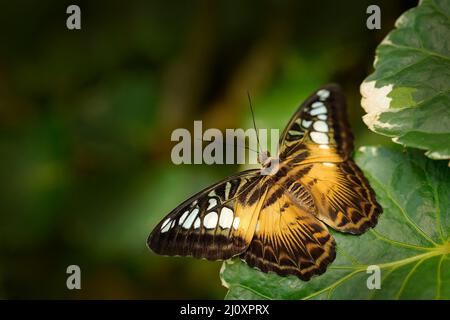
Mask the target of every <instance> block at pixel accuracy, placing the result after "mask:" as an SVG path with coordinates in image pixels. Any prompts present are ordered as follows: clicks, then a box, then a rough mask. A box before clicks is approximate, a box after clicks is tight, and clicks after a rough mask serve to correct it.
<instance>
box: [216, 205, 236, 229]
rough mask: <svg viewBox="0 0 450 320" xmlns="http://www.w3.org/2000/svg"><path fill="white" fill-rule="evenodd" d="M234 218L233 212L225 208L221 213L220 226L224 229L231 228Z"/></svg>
mask: <svg viewBox="0 0 450 320" xmlns="http://www.w3.org/2000/svg"><path fill="white" fill-rule="evenodd" d="M233 217H234V214H233V210H231V209H230V208H227V207H223V208H222V210H221V211H220V219H219V225H220V226H221V227H222V228H224V229H228V228H231V225H232V224H233Z"/></svg>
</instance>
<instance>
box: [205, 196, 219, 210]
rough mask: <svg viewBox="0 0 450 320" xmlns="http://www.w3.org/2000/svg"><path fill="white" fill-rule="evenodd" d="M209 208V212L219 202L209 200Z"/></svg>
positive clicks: (212, 199)
mask: <svg viewBox="0 0 450 320" xmlns="http://www.w3.org/2000/svg"><path fill="white" fill-rule="evenodd" d="M208 203H209V206H208V208H207V209H206V210H209V209H211V208H214V207H215V206H216V205H217V200H216V199H214V198H211V199H209V200H208Z"/></svg>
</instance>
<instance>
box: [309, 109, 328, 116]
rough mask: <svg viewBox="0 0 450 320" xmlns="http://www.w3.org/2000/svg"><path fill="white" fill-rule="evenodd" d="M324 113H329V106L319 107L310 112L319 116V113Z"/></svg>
mask: <svg viewBox="0 0 450 320" xmlns="http://www.w3.org/2000/svg"><path fill="white" fill-rule="evenodd" d="M323 113H327V108H325V107H319V108H315V109H312V110H311V111H310V112H309V114H310V115H312V116H317V115H318V114H323Z"/></svg>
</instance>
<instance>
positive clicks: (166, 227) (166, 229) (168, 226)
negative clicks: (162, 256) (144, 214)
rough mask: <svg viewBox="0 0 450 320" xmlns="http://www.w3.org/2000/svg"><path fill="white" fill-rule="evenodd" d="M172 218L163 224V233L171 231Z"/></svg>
mask: <svg viewBox="0 0 450 320" xmlns="http://www.w3.org/2000/svg"><path fill="white" fill-rule="evenodd" d="M170 220H171V219H170V218H167V219H166V221H164V222H163V224H162V225H161V233H164V232H167V231H169V229H170V228H171V227H170V223H169V222H170Z"/></svg>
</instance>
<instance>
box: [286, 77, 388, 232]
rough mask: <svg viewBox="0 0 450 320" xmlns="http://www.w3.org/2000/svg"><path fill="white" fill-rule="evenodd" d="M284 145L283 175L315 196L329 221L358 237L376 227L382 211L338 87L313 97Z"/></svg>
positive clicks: (295, 119) (291, 126)
mask: <svg viewBox="0 0 450 320" xmlns="http://www.w3.org/2000/svg"><path fill="white" fill-rule="evenodd" d="M299 133H301V134H299ZM296 136H298V137H299V139H298V140H293V139H294V137H296ZM281 143H282V147H281V150H282V153H281V154H280V160H281V171H282V174H284V175H286V176H288V178H284V180H286V181H287V179H289V180H290V181H297V182H298V183H300V184H301V185H303V186H304V187H305V188H306V189H307V190H308V191H309V192H310V193H311V196H312V197H313V199H314V203H315V206H316V208H317V209H316V210H317V212H316V214H317V216H318V217H319V218H320V219H321V220H322V221H323V222H325V223H326V224H327V225H329V226H330V227H332V228H334V229H336V230H339V231H342V232H348V233H354V234H360V233H363V232H364V231H365V230H366V229H367V228H369V227H373V226H375V224H376V222H377V218H378V216H379V215H380V214H381V212H382V209H381V207H380V205H379V204H378V203H377V202H376V199H375V193H374V192H373V190H372V188H371V187H370V185H369V183H368V181H367V179H366V178H365V177H364V175H363V173H362V171H361V170H360V169H359V168H358V166H357V165H356V164H355V163H354V162H353V160H352V159H351V155H352V152H353V135H352V133H351V130H350V127H349V124H348V121H347V112H346V103H345V99H344V96H343V94H342V92H341V90H340V89H339V87H338V86H336V85H328V86H325V87H323V88H321V89H319V90H318V91H316V93H314V94H313V95H311V96H310V97H309V98H308V99H307V100H306V102H305V103H304V104H303V105H302V106H301V107H300V108H299V110H298V111H297V113H296V114H295V115H294V117H293V118H292V120H291V121H290V122H289V125H288V127H287V128H286V130H285V133H284V135H283V136H282V139H281Z"/></svg>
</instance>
